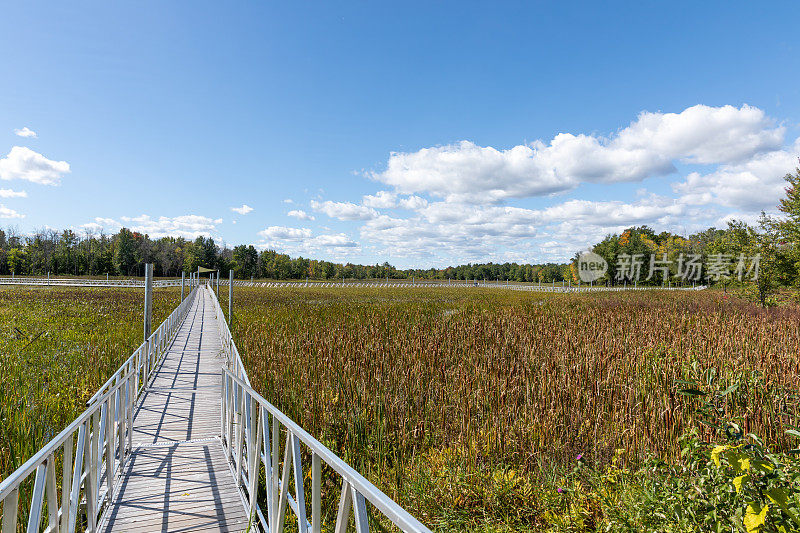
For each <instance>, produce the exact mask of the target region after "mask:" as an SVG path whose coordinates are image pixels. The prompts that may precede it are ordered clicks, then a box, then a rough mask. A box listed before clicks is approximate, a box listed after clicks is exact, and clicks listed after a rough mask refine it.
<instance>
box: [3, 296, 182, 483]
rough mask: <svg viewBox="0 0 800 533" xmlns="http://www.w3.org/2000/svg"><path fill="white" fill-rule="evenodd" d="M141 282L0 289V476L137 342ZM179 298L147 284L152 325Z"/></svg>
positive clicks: (43, 439)
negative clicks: (115, 285)
mask: <svg viewBox="0 0 800 533" xmlns="http://www.w3.org/2000/svg"><path fill="white" fill-rule="evenodd" d="M143 300H144V294H143V291H142V290H141V289H110V288H83V287H77V288H45V287H30V288H29V287H3V288H0V383H2V387H3V391H2V394H1V395H0V435H2V438H0V479H2V478H5V477H6V476H7V475H8V474H10V473H11V472H13V471H14V470H15V469H16V468H18V467H19V466H20V465H22V464H23V463H24V462H25V461H26V460H27V459H29V458H30V457H31V456H32V455H33V454H34V453H36V451H38V450H39V449H40V448H41V447H42V446H43V445H44V444H45V443H47V442H48V441H49V440H50V439H51V438H52V437H54V436H55V435H56V434H57V433H58V432H59V431H61V430H62V429H63V428H64V427H66V426H67V425H68V424H69V423H70V422H72V420H73V419H74V418H75V417H76V416H77V415H78V414H80V413H81V412H82V411H83V410H84V409H85V402H86V400H88V399H89V398H90V397H91V396H92V394H94V392H95V391H96V390H97V389H98V388H99V387H100V385H102V384H103V383H104V382H105V381H106V379H108V377H109V376H110V375H111V374H113V373H114V372H115V371H116V370H117V368H118V367H119V366H120V364H121V363H122V362H123V361H125V360H126V359H127V358H128V356H130V354H131V353H132V352H133V350H135V349H136V347H137V346H138V345H139V344H140V343H141V342H142V311H143ZM179 300H180V289H175V288H166V289H157V290H155V291H154V297H153V327H154V328H155V327H156V326H157V325H158V324H160V323H161V321H163V320H164V319H165V318H166V317H167V316H168V315H169V313H171V312H172V310H173V309H174V308H175V307H176V306H177V305H178V303H179Z"/></svg>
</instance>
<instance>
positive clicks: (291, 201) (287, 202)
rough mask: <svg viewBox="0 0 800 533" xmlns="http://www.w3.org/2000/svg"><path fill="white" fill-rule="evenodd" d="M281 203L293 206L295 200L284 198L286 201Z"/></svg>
mask: <svg viewBox="0 0 800 533" xmlns="http://www.w3.org/2000/svg"><path fill="white" fill-rule="evenodd" d="M281 201H282V202H283V203H285V204H293V203H294V200H292V199H291V198H284V199H283V200H281Z"/></svg>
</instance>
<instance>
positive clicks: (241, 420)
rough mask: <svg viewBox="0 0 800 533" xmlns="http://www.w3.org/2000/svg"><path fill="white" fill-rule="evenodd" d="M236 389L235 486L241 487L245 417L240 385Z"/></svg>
mask: <svg viewBox="0 0 800 533" xmlns="http://www.w3.org/2000/svg"><path fill="white" fill-rule="evenodd" d="M237 389H238V390H239V398H241V400H240V401H239V402H237V404H238V411H239V412H238V417H237V420H238V421H237V423H236V452H235V457H236V486H237V487H241V486H242V440H243V439H244V424H245V417H244V391H242V390H241V389H242V388H241V385H237Z"/></svg>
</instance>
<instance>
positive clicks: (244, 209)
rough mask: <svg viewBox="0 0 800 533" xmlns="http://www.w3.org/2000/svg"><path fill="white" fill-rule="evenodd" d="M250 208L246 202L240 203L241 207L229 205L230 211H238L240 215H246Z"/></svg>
mask: <svg viewBox="0 0 800 533" xmlns="http://www.w3.org/2000/svg"><path fill="white" fill-rule="evenodd" d="M252 210H253V208H252V207H250V206H249V205H247V204H242V207H231V211H233V212H234V213H239V214H240V215H246V214H247V213H249V212H251V211H252Z"/></svg>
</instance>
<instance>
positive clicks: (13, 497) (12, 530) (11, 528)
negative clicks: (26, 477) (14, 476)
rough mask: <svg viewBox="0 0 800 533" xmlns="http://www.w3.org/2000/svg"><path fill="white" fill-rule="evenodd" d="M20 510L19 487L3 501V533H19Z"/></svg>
mask: <svg viewBox="0 0 800 533" xmlns="http://www.w3.org/2000/svg"><path fill="white" fill-rule="evenodd" d="M18 508H19V487H17V488H15V489H14V490H12V491H11V492H10V493H9V495H8V496H6V497H5V499H4V500H3V533H17V510H18Z"/></svg>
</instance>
